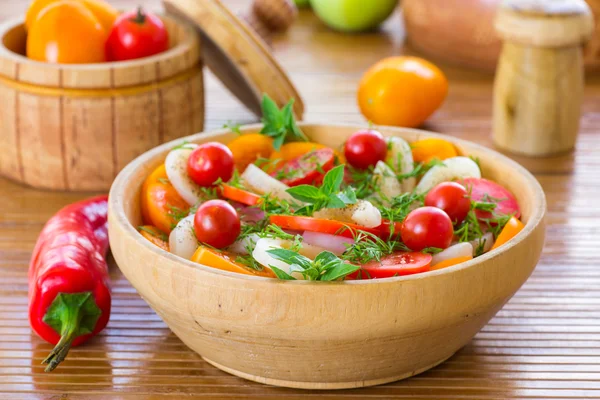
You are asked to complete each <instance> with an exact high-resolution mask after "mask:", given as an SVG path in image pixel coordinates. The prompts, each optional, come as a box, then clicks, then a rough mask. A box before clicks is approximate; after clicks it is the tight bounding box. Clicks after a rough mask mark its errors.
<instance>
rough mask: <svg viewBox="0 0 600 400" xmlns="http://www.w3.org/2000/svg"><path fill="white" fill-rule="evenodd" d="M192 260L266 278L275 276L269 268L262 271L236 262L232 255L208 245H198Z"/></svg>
mask: <svg viewBox="0 0 600 400" xmlns="http://www.w3.org/2000/svg"><path fill="white" fill-rule="evenodd" d="M192 261H194V262H197V263H199V264H203V265H206V266H208V267H213V268H216V269H220V270H223V271H229V272H237V273H240V274H244V275H255V276H264V277H266V278H276V276H275V274H274V273H273V271H271V269H269V268H266V267H265V268H264V269H263V270H262V271H257V270H255V269H252V268H249V267H247V266H245V265H243V264H240V263H237V262H235V261H234V260H233V259H232V256H230V255H229V254H227V253H225V252H217V251H214V250H211V249H209V248H208V247H203V246H200V247H198V250H196V252H195V253H194V255H193V256H192Z"/></svg>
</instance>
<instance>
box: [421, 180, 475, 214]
mask: <svg viewBox="0 0 600 400" xmlns="http://www.w3.org/2000/svg"><path fill="white" fill-rule="evenodd" d="M425 205H426V206H430V207H437V208H439V209H440V210H444V211H445V212H446V214H448V216H449V217H450V219H451V220H452V222H453V223H455V224H456V223H460V222H462V221H463V220H464V219H465V218H466V216H467V214H468V213H469V210H470V209H471V199H470V198H469V193H468V192H467V189H465V187H464V186H463V185H461V184H459V183H456V182H442V183H440V184H439V185H436V186H435V187H434V188H433V189H431V190H430V191H429V193H427V196H425Z"/></svg>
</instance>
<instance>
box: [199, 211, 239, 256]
mask: <svg viewBox="0 0 600 400" xmlns="http://www.w3.org/2000/svg"><path fill="white" fill-rule="evenodd" d="M240 231H241V222H240V217H239V216H238V213H237V211H235V208H233V206H232V205H231V204H229V203H228V202H226V201H224V200H209V201H207V202H205V203H203V204H202V205H201V206H200V207H198V210H197V211H196V215H195V216H194V232H195V233H196V238H198V240H199V241H200V242H202V243H206V244H208V245H209V246H212V247H216V248H217V249H222V248H224V247H227V246H229V245H231V244H233V242H235V240H236V239H237V237H238V236H239V234H240Z"/></svg>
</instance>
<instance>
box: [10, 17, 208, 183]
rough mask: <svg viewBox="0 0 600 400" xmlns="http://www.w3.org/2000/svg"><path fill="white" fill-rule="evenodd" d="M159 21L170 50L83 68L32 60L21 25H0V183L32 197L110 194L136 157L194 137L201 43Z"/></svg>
mask: <svg viewBox="0 0 600 400" xmlns="http://www.w3.org/2000/svg"><path fill="white" fill-rule="evenodd" d="M163 20H164V22H165V25H166V27H167V29H168V31H169V35H170V41H171V48H170V49H169V50H168V51H166V52H164V53H162V54H158V55H156V56H153V57H147V58H143V59H139V60H133V61H126V62H117V63H101V64H81V65H77V64H50V63H41V62H36V61H33V60H30V59H28V58H26V57H25V56H24V55H23V54H25V44H26V37H27V34H26V32H25V29H24V27H23V23H22V21H20V20H12V21H8V22H5V23H3V24H2V25H0V38H1V43H0V102H1V103H2V107H0V143H2V157H0V175H3V176H6V177H8V178H11V179H13V180H15V181H18V182H22V183H25V184H28V185H31V186H34V187H37V188H47V189H60V190H108V188H109V187H110V185H111V183H112V181H113V179H114V177H115V176H116V175H117V173H118V172H119V171H120V170H121V169H122V168H123V167H124V166H125V165H127V163H129V162H130V161H131V160H133V159H134V158H135V157H137V156H139V155H140V154H142V153H143V152H145V151H147V150H149V149H151V148H153V147H155V146H157V145H159V144H160V143H163V142H166V141H170V140H173V139H175V138H178V137H182V136H187V135H191V134H192V133H195V132H199V131H201V130H202V129H203V125H204V94H203V78H202V64H201V58H200V42H199V38H198V35H197V34H196V33H195V31H194V30H193V28H190V27H189V26H188V25H186V24H182V23H180V22H177V21H175V20H174V19H172V18H167V17H164V18H163Z"/></svg>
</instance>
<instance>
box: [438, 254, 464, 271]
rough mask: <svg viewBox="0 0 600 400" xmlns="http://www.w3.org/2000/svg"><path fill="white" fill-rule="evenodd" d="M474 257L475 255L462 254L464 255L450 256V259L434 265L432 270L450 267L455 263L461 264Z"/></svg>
mask: <svg viewBox="0 0 600 400" xmlns="http://www.w3.org/2000/svg"><path fill="white" fill-rule="evenodd" d="M472 259H473V256H462V257H454V258H449V259H447V260H444V261H441V262H439V263H437V264H435V265H432V266H431V271H434V270H436V269H442V268H448V267H451V266H453V265H456V264H460V263H462V262H465V261H469V260H472Z"/></svg>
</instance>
